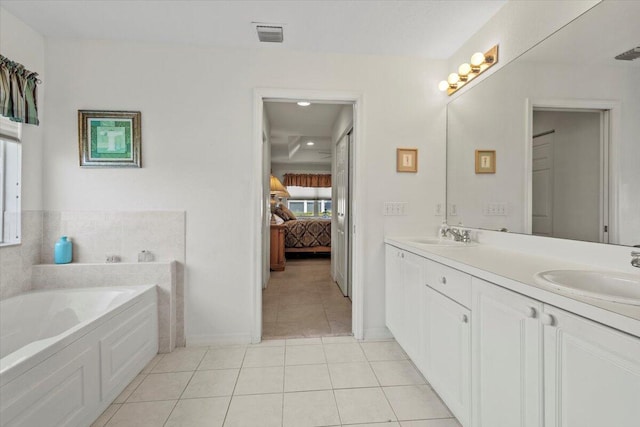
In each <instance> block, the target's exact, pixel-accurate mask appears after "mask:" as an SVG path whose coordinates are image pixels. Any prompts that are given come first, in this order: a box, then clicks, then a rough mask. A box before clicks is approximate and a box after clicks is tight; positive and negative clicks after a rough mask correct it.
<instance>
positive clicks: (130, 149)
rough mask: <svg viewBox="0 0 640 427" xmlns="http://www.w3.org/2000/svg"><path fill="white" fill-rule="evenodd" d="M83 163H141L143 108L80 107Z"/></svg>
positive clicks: (137, 166) (139, 164) (104, 164)
mask: <svg viewBox="0 0 640 427" xmlns="http://www.w3.org/2000/svg"><path fill="white" fill-rule="evenodd" d="M78 139H79V141H78V143H79V149H80V166H83V167H86V166H89V167H133V168H139V167H141V160H140V143H141V142H140V139H141V138H140V112H139V111H99V110H98V111H96V110H79V111H78Z"/></svg>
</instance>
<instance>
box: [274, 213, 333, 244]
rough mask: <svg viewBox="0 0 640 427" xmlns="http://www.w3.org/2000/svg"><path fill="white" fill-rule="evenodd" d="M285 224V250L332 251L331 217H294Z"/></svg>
mask: <svg viewBox="0 0 640 427" xmlns="http://www.w3.org/2000/svg"><path fill="white" fill-rule="evenodd" d="M284 226H285V228H284V250H285V252H289V253H292V252H307V253H330V252H331V219H324V218H323V219H317V218H313V219H294V220H290V221H285V223H284Z"/></svg>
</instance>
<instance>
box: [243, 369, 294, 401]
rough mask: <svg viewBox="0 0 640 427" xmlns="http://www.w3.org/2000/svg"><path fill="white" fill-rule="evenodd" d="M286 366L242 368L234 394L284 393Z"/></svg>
mask: <svg viewBox="0 0 640 427" xmlns="http://www.w3.org/2000/svg"><path fill="white" fill-rule="evenodd" d="M283 390H284V367H283V366H270V367H265V368H242V369H241V370H240V376H239V377H238V383H237V384H236V390H235V392H234V394H264V393H282V392H283Z"/></svg>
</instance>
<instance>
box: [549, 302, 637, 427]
mask: <svg viewBox="0 0 640 427" xmlns="http://www.w3.org/2000/svg"><path fill="white" fill-rule="evenodd" d="M541 320H542V323H543V324H544V325H545V326H544V347H545V348H544V370H545V375H544V379H545V426H546V427H573V426H579V427H602V426H615V427H637V426H638V425H640V339H638V338H637V337H632V336H630V335H627V334H624V333H622V332H619V331H616V330H615V329H612V328H608V327H606V326H603V325H600V324H598V323H595V322H592V321H590V320H587V319H584V318H582V317H579V316H576V315H574V314H570V313H567V312H565V311H562V310H560V309H557V308H555V307H550V306H545V308H544V314H543V315H542V319H541Z"/></svg>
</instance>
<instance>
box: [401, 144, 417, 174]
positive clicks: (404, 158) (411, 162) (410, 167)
mask: <svg viewBox="0 0 640 427" xmlns="http://www.w3.org/2000/svg"><path fill="white" fill-rule="evenodd" d="M396 168H397V169H396V170H397V171H398V172H418V149H417V148H398V149H397V164H396Z"/></svg>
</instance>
